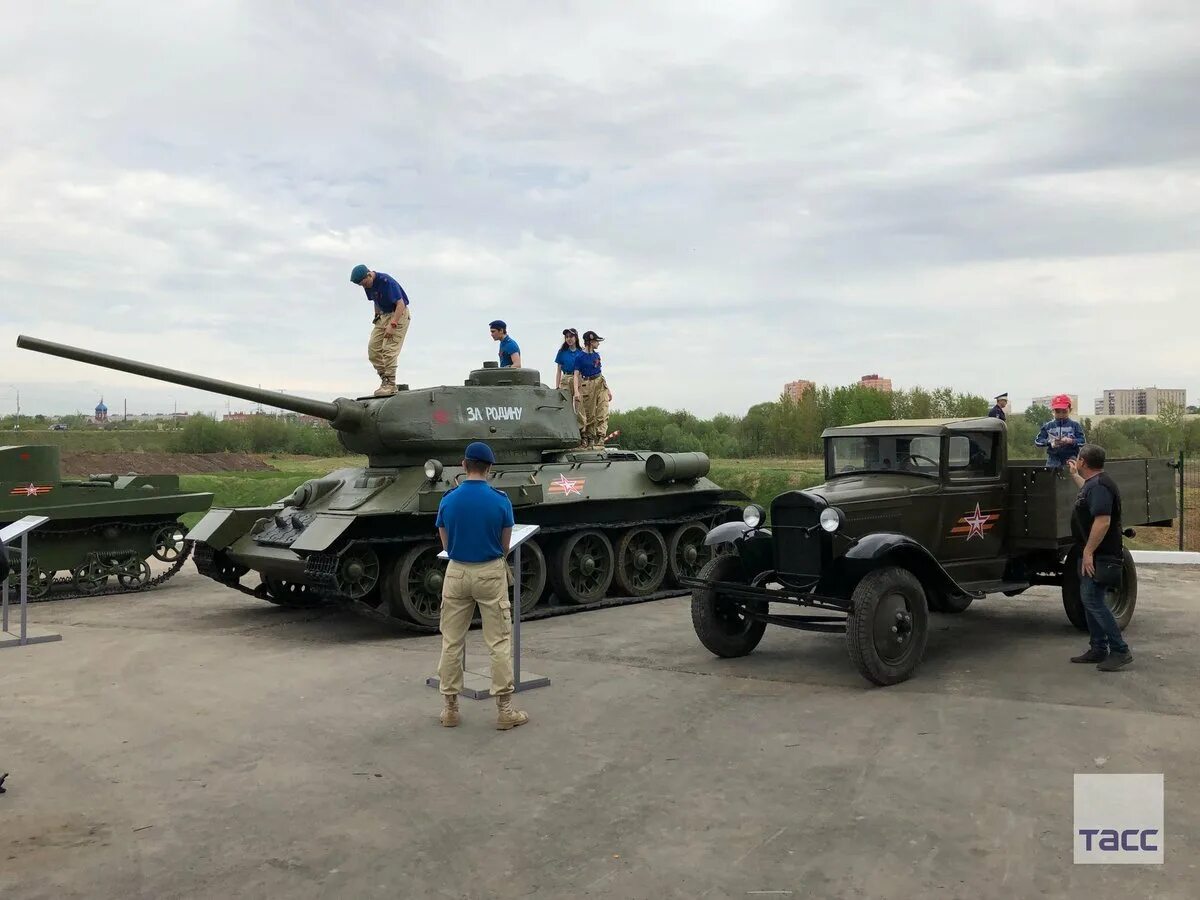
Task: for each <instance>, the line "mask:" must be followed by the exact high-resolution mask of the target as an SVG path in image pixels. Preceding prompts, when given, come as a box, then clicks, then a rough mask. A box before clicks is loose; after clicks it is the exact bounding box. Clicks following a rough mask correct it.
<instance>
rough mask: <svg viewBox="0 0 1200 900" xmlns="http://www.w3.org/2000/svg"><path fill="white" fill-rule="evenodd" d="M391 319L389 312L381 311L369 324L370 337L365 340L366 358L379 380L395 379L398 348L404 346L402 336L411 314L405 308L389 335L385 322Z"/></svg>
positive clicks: (406, 328)
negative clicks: (373, 322)
mask: <svg viewBox="0 0 1200 900" xmlns="http://www.w3.org/2000/svg"><path fill="white" fill-rule="evenodd" d="M402 302H403V301H402ZM391 320H392V314H391V313H381V314H380V316H379V318H378V319H377V320H376V321H375V324H374V325H372V326H371V338H370V340H368V341H367V359H368V360H370V362H371V365H372V366H373V367H374V368H375V371H376V372H377V373H379V377H380V379H381V380H382V379H383V378H385V377H389V378H391V379H392V380H393V381H395V380H396V360H397V359H398V358H399V357H400V348H401V347H403V346H404V338H405V336H406V335H407V334H408V323H409V322H410V321H411V320H412V316H411V315H410V314H409V313H408V311H407V308H406V310H405V313H404V315H403V316H401V317H400V319H399V320H397V322H396V330H395V331H393V332H392V333H391V335H389V334H388V333H387V324H388V322H390V321H391Z"/></svg>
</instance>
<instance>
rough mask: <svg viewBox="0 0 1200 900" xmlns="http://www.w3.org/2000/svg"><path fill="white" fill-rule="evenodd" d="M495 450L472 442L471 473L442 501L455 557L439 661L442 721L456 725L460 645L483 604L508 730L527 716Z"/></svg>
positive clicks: (445, 595)
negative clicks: (516, 698)
mask: <svg viewBox="0 0 1200 900" xmlns="http://www.w3.org/2000/svg"><path fill="white" fill-rule="evenodd" d="M495 462H496V457H495V455H494V454H493V453H492V448H491V447H489V446H488V445H487V444H485V443H483V442H481V441H475V442H473V443H471V444H468V445H467V450H466V452H465V453H464V454H463V462H462V465H463V469H464V470H465V471H466V473H467V477H466V479H465V480H464V481H462V482H461V483H460V484H459V485H458V487H456V488H454V489H453V490H452V491H449V492H448V493H447V494H446V495H445V496H444V497H442V502H441V503H440V504H438V514H437V529H438V534H439V535H440V536H441V539H442V546H443V547H444V548H445V549H446V554H447V555H448V556H449V557H450V564H449V565H448V566H447V567H446V576H445V579H444V580H443V581H442V617H441V632H442V658H441V660H440V661H439V662H438V681H439V690H441V692H442V714H441V716H440V721H441V723H442V724H443V725H445V726H446V727H447V728H453V727H454V726H455V725H457V724H458V722H459V712H458V695H459V692H460V691H462V683H463V665H462V664H463V647H464V646H465V645H466V642H467V630H468V629H469V628H470V627H471V618H472V617H473V616H474V614H475V605H476V604H479V616H480V618H481V619H482V620H483V640H484V642H485V643H486V644H487V645H488V650H489V651H491V656H492V696H493V697H495V698H496V727H497V728H498V729H500V730H501V731H507V730H508V729H510V728H515V727H516V726H518V725H524V724H525V723H526V722H528V721H529V716H528V715H527V714H526V713H523V712H520V711H519V710H515V709H513V708H512V705H511V704H512V694H513V669H512V642H511V635H512V602H511V601H510V600H509V599H508V565H507V564H506V563H505V562H504V558H505V557H506V556H508V549H509V542H510V541H511V540H512V529H513V510H512V503H511V502H510V501H509V499H508V495H506V494H505V493H503V492H502V491H498V490H496V489H495V488H493V487H492V486H491V485H490V484H488V483H487V476H488V471H489V470H490V469H491V467H492V466H493V465H494V464H495Z"/></svg>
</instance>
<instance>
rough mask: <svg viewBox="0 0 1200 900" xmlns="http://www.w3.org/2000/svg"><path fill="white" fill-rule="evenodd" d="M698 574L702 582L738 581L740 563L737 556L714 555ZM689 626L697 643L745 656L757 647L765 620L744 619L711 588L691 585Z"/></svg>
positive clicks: (725, 653) (719, 653) (726, 654)
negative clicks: (698, 641)
mask: <svg viewBox="0 0 1200 900" xmlns="http://www.w3.org/2000/svg"><path fill="white" fill-rule="evenodd" d="M697 577H698V578H703V579H704V580H705V581H741V580H742V578H741V562H740V561H739V560H738V558H737V557H736V556H727V555H721V556H716V557H713V558H712V559H710V560H709V561H708V562H707V563H705V564H704V567H703V568H702V569H701V570H700V572H699V574H698V575H697ZM765 605H766V604H764V606H765ZM692 628H694V629H695V630H696V637H698V638H700V643H702V644H703V645H704V646H705V647H707V648H708V649H709V650H711V651H712V652H713V653H715V654H716V655H717V656H720V657H722V658H724V659H729V658H732V657H735V656H745V655H746V654H747V653H749V652H750V651H752V650H753V649H754V648H755V647H757V646H758V642H759V641H761V640H762V636H763V632H765V631H766V630H767V623H766V622H756V621H754V620H753V619H747V618H746V616H745V615H744V614H743V613H742V612H741V610H740V609H739V607H738V606H737V604H735V603H733V602H731V601H730V600H728V599H726V598H724V597H722V596H721V595H720V594H719V593H718V592H717V591H716V590H714V589H712V588H693V589H692Z"/></svg>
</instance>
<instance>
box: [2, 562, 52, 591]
mask: <svg viewBox="0 0 1200 900" xmlns="http://www.w3.org/2000/svg"><path fill="white" fill-rule="evenodd" d="M26 571H27V572H28V576H29V588H28V591H29V594H28V596H29V599H30V600H41V599H42V598H43V597H45V596H46V595H47V594H49V593H50V588H51V587H53V585H54V573H53V572H45V571H42V567H41V566H39V565H38V561H37V559H36V558H35V557H32V556H31V557H30V558H29V565H28V566H27V567H26ZM8 590H9V594H8V598H9V600H19V599H20V597H21V594H20V590H21V566H20V565H19V564H17V563H13V569H12V572H11V573H10V574H9V576H8Z"/></svg>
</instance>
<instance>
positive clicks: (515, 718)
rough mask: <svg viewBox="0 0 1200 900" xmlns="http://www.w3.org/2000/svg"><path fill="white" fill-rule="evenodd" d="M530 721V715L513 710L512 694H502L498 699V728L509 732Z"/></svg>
mask: <svg viewBox="0 0 1200 900" xmlns="http://www.w3.org/2000/svg"><path fill="white" fill-rule="evenodd" d="M528 721H529V713H525V712H521V711H520V710H519V709H513V708H512V694H501V695H500V696H499V697H497V698H496V728H497V729H499V730H500V731H508V730H509V729H510V728H516V727H517V726H518V725H524V724H525V723H526V722H528Z"/></svg>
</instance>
